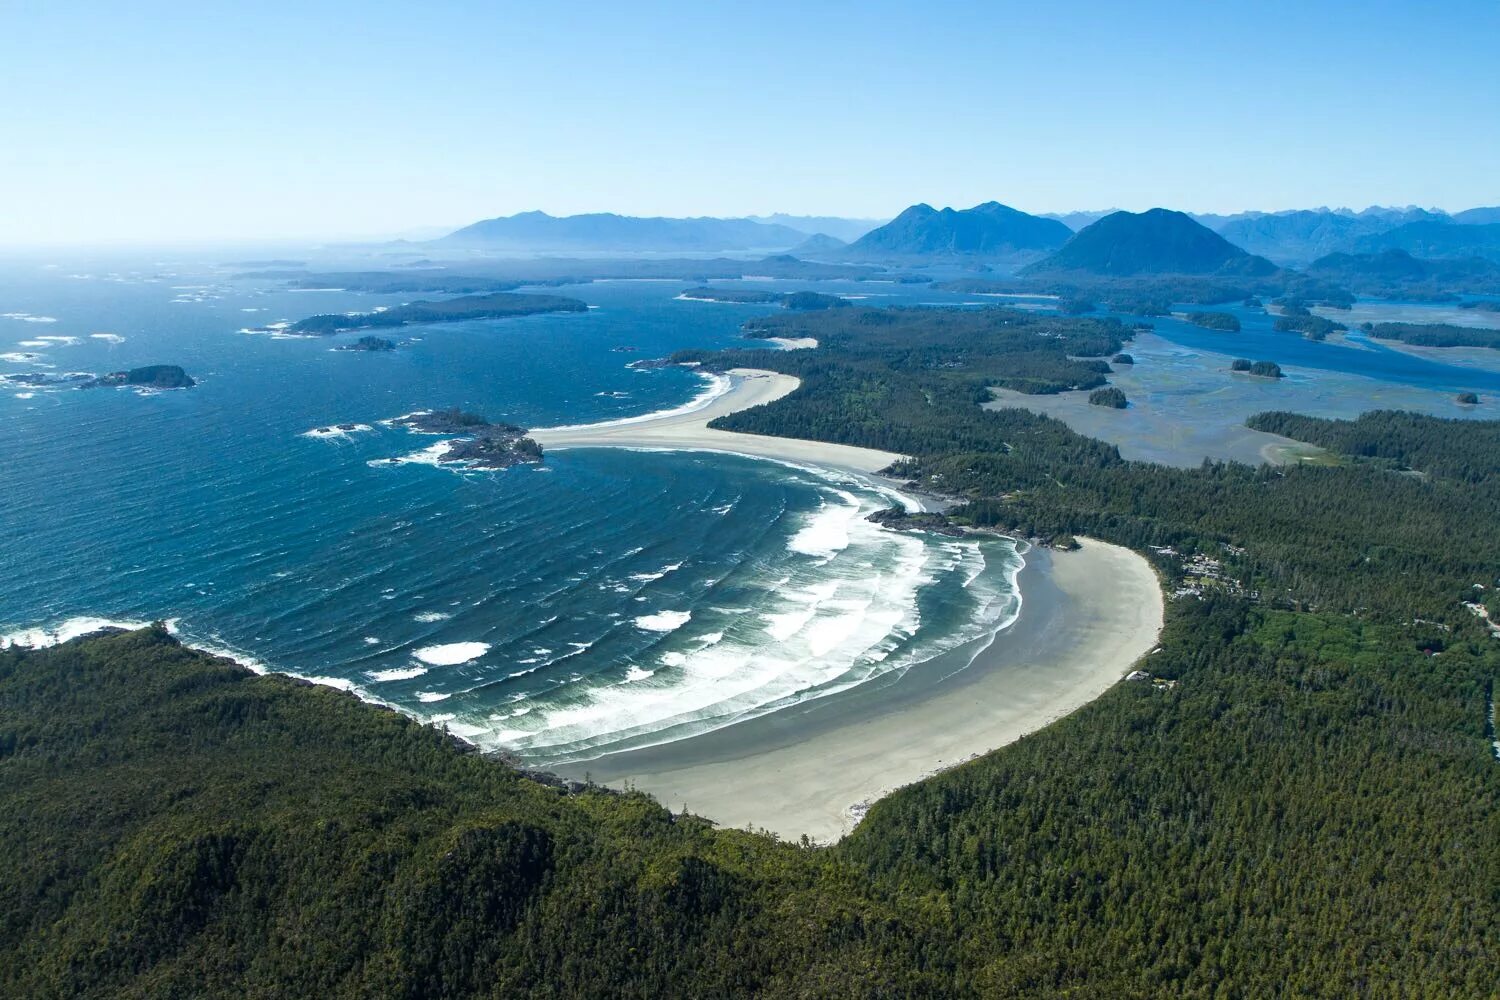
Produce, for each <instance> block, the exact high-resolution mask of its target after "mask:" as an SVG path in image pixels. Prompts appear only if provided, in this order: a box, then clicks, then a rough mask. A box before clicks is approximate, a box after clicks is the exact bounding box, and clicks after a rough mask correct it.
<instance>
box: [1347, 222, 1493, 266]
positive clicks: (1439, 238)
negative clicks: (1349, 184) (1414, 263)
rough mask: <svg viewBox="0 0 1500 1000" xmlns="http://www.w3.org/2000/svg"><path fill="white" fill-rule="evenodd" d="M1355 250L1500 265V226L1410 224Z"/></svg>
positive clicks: (1359, 244) (1368, 238)
mask: <svg viewBox="0 0 1500 1000" xmlns="http://www.w3.org/2000/svg"><path fill="white" fill-rule="evenodd" d="M1354 250H1355V252H1357V253H1379V252H1380V251H1382V250H1405V251H1406V252H1407V253H1409V254H1411V255H1412V256H1413V257H1487V258H1489V259H1490V260H1495V261H1500V223H1494V222H1491V223H1481V224H1474V225H1463V224H1460V223H1457V222H1409V223H1407V224H1406V225H1404V226H1397V227H1396V228H1395V229H1392V230H1390V231H1389V232H1384V233H1378V234H1375V235H1373V236H1366V237H1363V238H1361V239H1359V240H1356V241H1355V242H1354Z"/></svg>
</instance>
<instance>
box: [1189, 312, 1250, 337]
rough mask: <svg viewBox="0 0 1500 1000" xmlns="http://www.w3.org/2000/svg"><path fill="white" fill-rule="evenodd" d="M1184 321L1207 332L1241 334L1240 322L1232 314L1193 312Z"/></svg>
mask: <svg viewBox="0 0 1500 1000" xmlns="http://www.w3.org/2000/svg"><path fill="white" fill-rule="evenodd" d="M1183 319H1185V320H1187V321H1188V322H1189V323H1191V324H1193V325H1194V326H1201V327H1203V329H1205V330H1219V331H1221V332H1223V333H1239V332H1240V321H1239V318H1238V317H1236V316H1235V315H1234V314H1232V313H1225V312H1191V313H1188V314H1186V315H1185V316H1184V317H1183Z"/></svg>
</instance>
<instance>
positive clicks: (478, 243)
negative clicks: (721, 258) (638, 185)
mask: <svg viewBox="0 0 1500 1000" xmlns="http://www.w3.org/2000/svg"><path fill="white" fill-rule="evenodd" d="M809 235H811V234H810V233H808V232H804V231H802V230H799V229H793V228H791V227H790V226H783V225H779V224H768V223H764V222H756V221H754V220H751V219H715V218H709V217H701V218H693V219H668V218H660V217H657V218H639V217H635V216H629V215H615V214H614V213H612V212H597V213H592V214H588V215H568V216H561V217H559V216H553V215H548V214H547V213H546V212H521V213H520V214H518V215H508V216H502V217H500V218H495V219H485V220H483V221H482V222H476V223H474V224H473V225H470V226H465V227H464V228H462V229H460V230H458V231H457V232H454V233H450V234H448V235H447V236H445V237H443V238H442V239H440V240H437V241H436V242H437V244H438V245H440V246H444V247H474V248H483V249H495V250H615V251H624V252H642V251H650V250H676V251H698V252H713V251H721V250H785V249H787V248H789V247H793V246H796V245H797V244H798V243H801V242H802V241H803V240H805V239H807V237H808V236H809Z"/></svg>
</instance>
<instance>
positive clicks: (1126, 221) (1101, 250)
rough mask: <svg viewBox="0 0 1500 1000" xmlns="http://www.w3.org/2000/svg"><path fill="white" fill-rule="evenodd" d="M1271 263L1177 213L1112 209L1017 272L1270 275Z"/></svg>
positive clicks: (1131, 275)
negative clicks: (1117, 210)
mask: <svg viewBox="0 0 1500 1000" xmlns="http://www.w3.org/2000/svg"><path fill="white" fill-rule="evenodd" d="M1276 271H1277V267H1276V265H1275V264H1272V263H1271V262H1270V261H1268V260H1266V259H1265V258H1264V257H1255V256H1252V255H1251V254H1249V253H1246V252H1245V251H1244V250H1242V249H1240V248H1239V247H1237V246H1235V245H1234V244H1232V243H1230V242H1229V241H1228V240H1226V239H1224V237H1222V236H1220V235H1219V234H1218V233H1215V232H1214V231H1213V230H1211V229H1209V228H1208V227H1207V226H1203V225H1200V224H1199V223H1197V222H1194V221H1193V220H1192V219H1191V218H1190V217H1188V216H1187V215H1184V214H1183V213H1182V212H1173V211H1170V210H1168V209H1165V208H1153V209H1151V210H1150V211H1148V212H1141V213H1139V214H1137V213H1134V212H1116V213H1115V214H1113V215H1108V216H1105V217H1104V218H1102V219H1100V220H1099V221H1098V222H1095V223H1094V224H1092V225H1090V226H1086V227H1085V228H1084V229H1083V230H1082V231H1081V232H1079V233H1078V235H1076V236H1074V237H1073V238H1072V239H1071V240H1069V241H1068V243H1067V245H1066V246H1064V247H1063V248H1062V249H1061V250H1058V251H1057V252H1056V253H1054V254H1052V255H1051V256H1050V257H1046V258H1044V259H1043V260H1040V261H1038V262H1037V263H1035V264H1033V265H1031V266H1030V267H1028V268H1026V269H1025V270H1024V271H1023V272H1022V273H1023V274H1030V275H1047V274H1060V273H1069V272H1073V273H1081V274H1087V275H1098V276H1109V277H1135V276H1141V275H1166V274H1181V275H1216V276H1231V275H1232V276H1234V277H1240V278H1247V277H1264V276H1269V275H1272V274H1275V273H1276Z"/></svg>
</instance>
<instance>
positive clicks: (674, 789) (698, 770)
mask: <svg viewBox="0 0 1500 1000" xmlns="http://www.w3.org/2000/svg"><path fill="white" fill-rule="evenodd" d="M1079 541H1080V545H1081V548H1080V549H1079V550H1078V551H1076V552H1053V551H1050V550H1045V549H1032V550H1031V552H1029V553H1027V556H1026V568H1025V569H1023V570H1022V571H1021V573H1020V579H1019V583H1020V587H1021V593H1022V597H1023V602H1024V604H1023V610H1022V612H1021V615H1020V617H1019V618H1018V619H1017V620H1016V621H1015V622H1014V623H1013V624H1012V625H1011V626H1010V627H1008V628H1006V629H1003V630H1001V631H1000V632H999V633H997V634H995V635H994V636H992V637H989V638H986V639H981V640H978V641H976V642H975V643H971V644H969V647H968V648H960V649H958V650H954V651H952V652H950V653H948V654H945V655H944V656H940V657H936V658H934V659H933V660H929V661H927V662H926V663H924V664H919V665H917V666H915V667H913V668H912V669H911V670H909V671H908V672H907V673H906V674H904V675H902V676H901V677H899V678H897V679H895V680H894V681H892V682H891V683H888V684H871V685H864V686H862V687H861V688H856V689H854V690H852V691H849V692H846V693H844V694H843V695H840V697H839V698H836V699H818V700H816V701H812V702H808V703H806V704H805V705H802V706H796V707H794V708H791V709H785V710H782V711H780V712H775V713H772V714H771V715H768V716H763V717H761V718H757V719H752V720H749V721H746V722H742V723H739V724H737V725H734V726H729V727H726V728H724V729H720V730H716V731H714V732H711V733H706V734H704V735H702V736H697V737H693V738H692V739H688V740H682V741H679V742H676V743H667V744H662V745H659V746H655V747H647V748H643V749H640V750H632V751H626V752H623V753H619V754H613V755H609V756H605V757H601V758H598V759H596V760H592V761H587V762H582V763H578V764H572V765H568V766H566V767H562V768H559V769H558V770H559V773H561V774H562V775H563V776H565V777H569V778H578V779H583V778H588V779H589V780H592V781H596V782H599V783H602V784H605V785H610V786H615V787H625V786H627V785H628V786H630V787H633V788H636V789H639V790H641V791H645V792H647V793H649V794H651V795H653V796H655V797H656V798H657V799H658V800H659V801H660V802H661V803H662V804H663V805H664V806H667V807H668V808H670V809H681V808H683V807H686V808H687V809H689V810H690V811H692V812H694V813H696V814H698V815H701V816H704V817H706V818H708V819H711V820H714V821H715V822H717V823H720V824H722V825H724V826H731V827H743V828H747V829H750V828H753V829H763V830H768V831H770V832H772V833H775V834H777V835H779V836H781V837H783V838H785V839H797V838H800V837H802V836H804V835H805V836H807V837H810V838H811V839H812V840H814V841H817V842H820V843H827V842H831V841H834V840H837V839H839V838H840V837H842V836H844V835H845V834H847V833H848V832H849V831H850V830H852V829H853V828H854V826H855V825H856V824H857V823H858V822H859V820H860V819H861V818H862V817H863V815H864V811H865V809H867V808H868V806H869V804H870V803H872V802H874V801H875V800H877V799H879V798H881V797H883V796H885V795H887V794H889V793H890V792H892V791H894V790H896V789H897V788H900V787H902V786H904V785H908V784H911V783H913V782H916V781H920V780H922V779H923V778H926V777H928V776H930V775H932V774H935V773H937V772H939V771H942V770H946V769H947V768H950V767H953V766H956V765H958V764H962V763H964V762H965V761H967V760H969V759H972V758H973V757H976V756H979V755H981V754H985V753H988V752H989V751H991V750H994V749H997V748H998V747H1002V746H1004V745H1006V744H1008V743H1012V742H1014V741H1016V740H1018V739H1020V738H1021V737H1022V736H1025V735H1027V734H1028V733H1032V732H1035V731H1036V730H1038V729H1041V728H1043V727H1044V726H1046V725H1048V724H1049V723H1052V722H1054V721H1056V720H1057V719H1059V718H1062V717H1063V716H1065V715H1068V714H1070V713H1072V712H1073V711H1075V710H1077V709H1078V708H1081V707H1082V706H1084V705H1086V704H1087V703H1089V702H1090V701H1093V700H1094V699H1095V698H1097V697H1099V696H1100V695H1101V694H1103V693H1104V692H1105V691H1107V690H1108V689H1109V688H1110V687H1112V686H1113V685H1114V684H1116V683H1117V682H1119V681H1120V679H1121V678H1122V677H1124V675H1125V674H1126V673H1127V672H1128V671H1129V670H1130V669H1131V667H1132V665H1133V664H1134V663H1135V662H1136V661H1137V660H1139V659H1140V658H1141V657H1142V656H1144V655H1146V654H1147V653H1148V652H1149V651H1150V650H1151V649H1152V648H1154V647H1155V645H1156V643H1157V639H1158V637H1159V635H1160V632H1161V627H1162V616H1163V612H1164V605H1163V598H1162V593H1161V588H1160V586H1159V584H1158V581H1157V578H1156V573H1155V571H1154V570H1153V569H1152V568H1151V566H1150V564H1149V563H1147V562H1146V560H1145V559H1144V558H1143V557H1141V556H1139V555H1137V554H1136V553H1134V552H1131V551H1130V550H1129V549H1125V548H1122V547H1120V546H1117V545H1111V544H1109V543H1106V542H1101V541H1097V540H1095V539H1080V540H1079ZM976 654H977V655H976ZM969 657H972V658H973V662H972V663H971V664H969V665H968V667H967V669H964V662H965V661H966V660H967V659H968V658H969Z"/></svg>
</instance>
